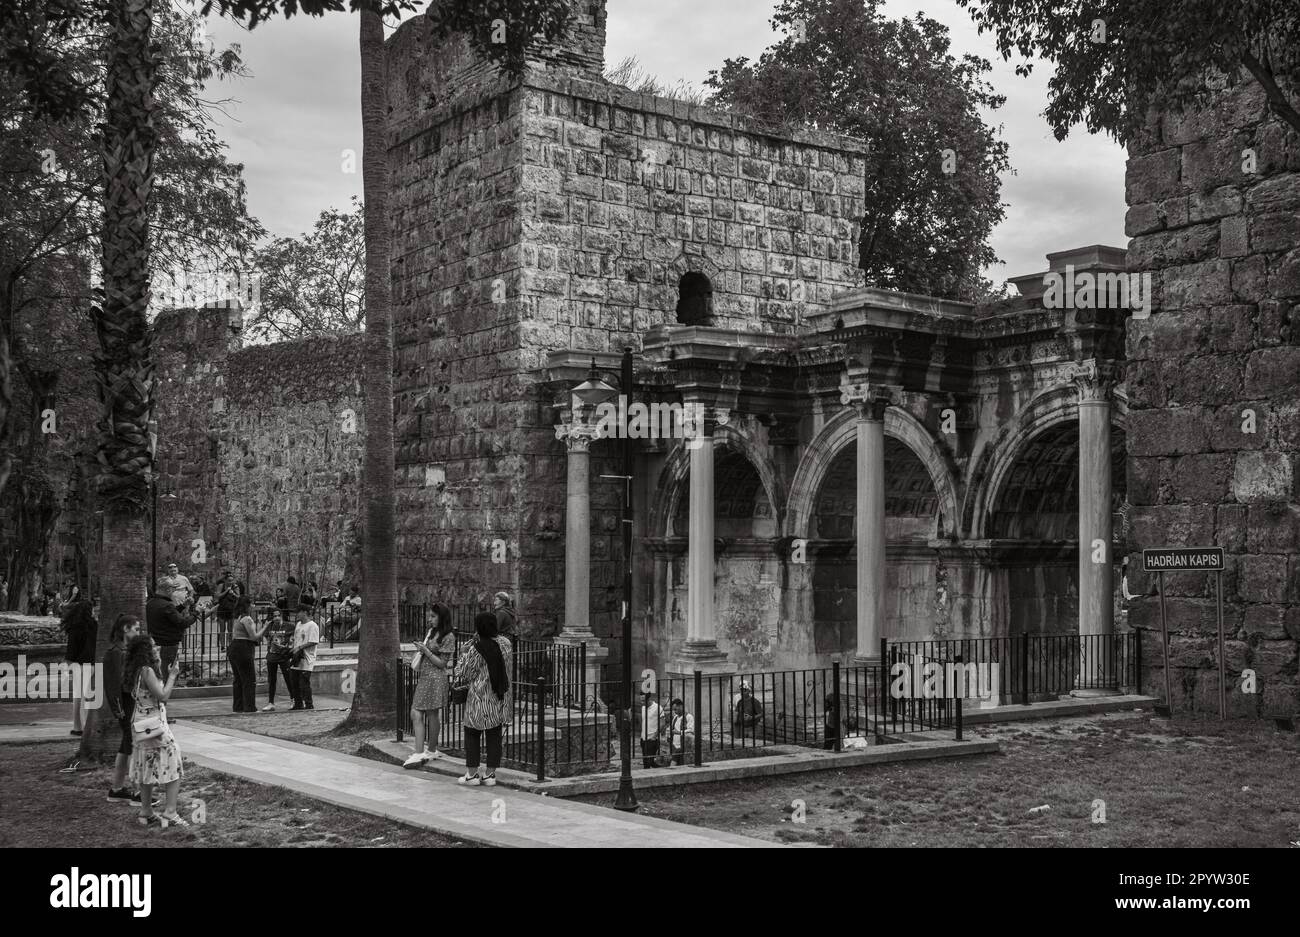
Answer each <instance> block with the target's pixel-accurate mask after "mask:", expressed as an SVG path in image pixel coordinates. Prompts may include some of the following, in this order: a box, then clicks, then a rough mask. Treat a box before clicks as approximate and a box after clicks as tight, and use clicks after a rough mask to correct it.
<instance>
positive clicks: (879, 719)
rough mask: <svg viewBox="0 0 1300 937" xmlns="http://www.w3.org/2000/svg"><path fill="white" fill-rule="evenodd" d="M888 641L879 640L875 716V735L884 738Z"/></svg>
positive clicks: (886, 705)
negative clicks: (878, 684) (876, 707)
mask: <svg viewBox="0 0 1300 937" xmlns="http://www.w3.org/2000/svg"><path fill="white" fill-rule="evenodd" d="M888 658H889V639H888V638H881V639H880V670H879V672H878V673H877V676H878V677H879V679H880V712H879V713H878V714H877V715H876V734H877V735H878V736H880V737H881V738H882V739H883V738H884V737H885V732H884V725H885V718H886V716H887V714H888V713H889V660H888Z"/></svg>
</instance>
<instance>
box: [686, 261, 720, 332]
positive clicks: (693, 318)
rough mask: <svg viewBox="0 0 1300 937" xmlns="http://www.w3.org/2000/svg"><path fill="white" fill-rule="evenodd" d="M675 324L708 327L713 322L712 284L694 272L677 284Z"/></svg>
mask: <svg viewBox="0 0 1300 937" xmlns="http://www.w3.org/2000/svg"><path fill="white" fill-rule="evenodd" d="M677 322H678V324H679V325H710V324H712V322H713V284H712V283H710V282H709V278H708V277H706V276H705V275H704V274H702V273H695V272H694V271H692V272H690V273H688V274H686V275H685V276H683V277H682V279H681V281H680V282H679V283H678V284H677Z"/></svg>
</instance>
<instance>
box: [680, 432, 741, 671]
mask: <svg viewBox="0 0 1300 937" xmlns="http://www.w3.org/2000/svg"><path fill="white" fill-rule="evenodd" d="M726 418H727V414H726V411H717V412H715V413H714V414H710V416H709V419H707V420H697V421H696V424H695V425H696V427H697V432H698V435H697V436H696V437H695V438H694V439H689V440H687V441H686V442H685V445H686V447H687V449H688V450H689V452H690V463H691V468H690V477H691V481H690V513H689V524H688V527H687V538H688V544H687V558H686V643H685V645H683V647H682V649H681V651H680V652H679V653H678V655H677V657H676V658H674V660H673V662H672V663H671V664H670V665H669V672H670V673H682V674H689V673H692V672H693V671H696V670H701V671H705V672H707V673H722V672H726V671H728V670H730V669H733V668H731V667H730V666H729V665H728V662H727V655H726V654H725V653H723V652H722V651H721V650H719V648H718V639H717V633H716V631H715V630H714V622H713V575H714V556H713V512H714V509H715V505H714V498H713V427H714V425H715V424H716V423H718V422H726Z"/></svg>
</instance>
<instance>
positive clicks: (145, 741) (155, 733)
mask: <svg viewBox="0 0 1300 937" xmlns="http://www.w3.org/2000/svg"><path fill="white" fill-rule="evenodd" d="M138 680H139V678H138V677H137V681H138ZM166 735H167V723H166V722H165V721H164V720H163V717H162V711H161V710H160V711H158V712H155V713H153V714H152V715H148V716H141V717H140V718H138V719H132V720H131V744H132V745H133V746H135V747H136V748H158V747H160V746H161V745H162V743H163V739H164V738H165V737H166Z"/></svg>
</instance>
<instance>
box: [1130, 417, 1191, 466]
mask: <svg viewBox="0 0 1300 937" xmlns="http://www.w3.org/2000/svg"><path fill="white" fill-rule="evenodd" d="M1128 440H1129V451H1130V452H1131V453H1132V454H1133V455H1188V454H1190V453H1194V452H1206V451H1208V450H1209V419H1208V418H1207V413H1206V411H1205V410H1204V409H1203V408H1201V407H1172V408H1164V409H1160V410H1139V411H1135V412H1133V413H1130V414H1129V433H1128Z"/></svg>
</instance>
